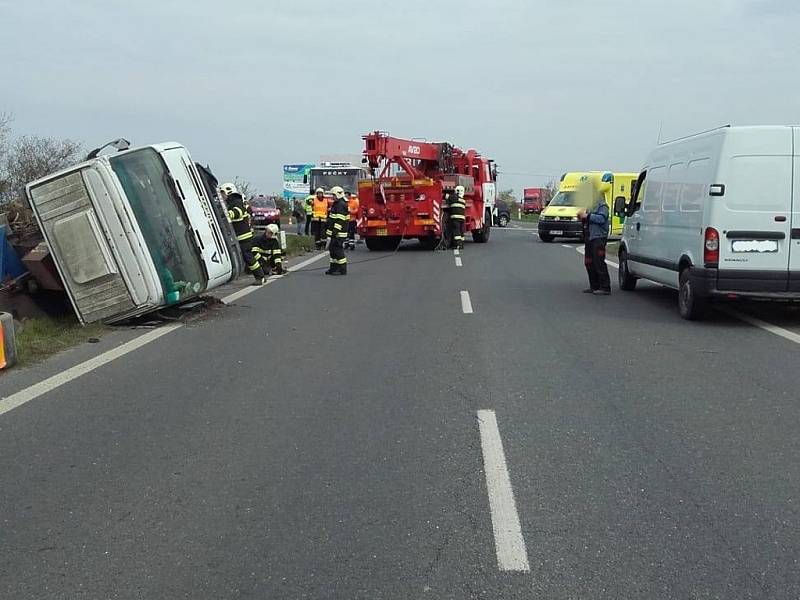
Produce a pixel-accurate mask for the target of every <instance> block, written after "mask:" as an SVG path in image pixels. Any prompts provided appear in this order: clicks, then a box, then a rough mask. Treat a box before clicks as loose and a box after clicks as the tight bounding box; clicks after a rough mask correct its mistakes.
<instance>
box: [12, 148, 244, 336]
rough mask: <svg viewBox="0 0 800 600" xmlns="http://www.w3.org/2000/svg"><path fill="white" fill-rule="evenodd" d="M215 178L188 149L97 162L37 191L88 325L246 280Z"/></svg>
mask: <svg viewBox="0 0 800 600" xmlns="http://www.w3.org/2000/svg"><path fill="white" fill-rule="evenodd" d="M208 177H209V174H208V173H207V171H204V170H199V169H198V168H197V166H196V165H195V163H194V162H192V159H191V156H189V152H188V151H187V150H186V148H184V147H183V146H181V145H180V144H175V143H168V144H156V145H152V146H144V147H141V148H135V149H131V150H126V151H124V152H119V153H117V154H114V155H112V156H100V157H97V158H92V159H90V160H87V161H86V162H83V163H81V164H78V165H76V166H74V167H71V168H69V169H65V170H63V171H60V172H58V173H54V174H52V175H49V176H47V177H44V178H42V179H39V180H37V181H33V182H31V183H29V184H28V186H27V188H26V191H27V195H28V200H29V202H30V205H31V208H32V210H33V212H34V214H35V215H36V219H37V221H38V223H39V227H40V229H41V231H42V235H43V236H44V238H45V240H46V242H47V245H48V247H49V249H50V252H51V254H52V255H53V259H54V262H55V265H56V267H57V268H58V272H59V274H60V275H61V279H62V281H63V283H64V288H65V289H66V291H67V294H68V295H69V298H70V300H71V302H72V305H73V307H74V309H75V313H76V314H77V316H78V318H79V319H80V321H81V322H82V323H91V322H94V321H106V322H111V321H116V320H120V319H123V318H127V317H132V316H136V315H140V314H144V313H146V312H149V311H151V310H154V309H157V308H160V307H162V306H166V305H169V304H174V303H176V302H180V301H183V300H185V299H187V298H189V297H192V296H196V295H198V294H200V293H202V292H203V291H205V290H208V289H212V288H215V287H218V286H220V285H222V284H224V283H226V282H228V281H230V280H231V279H232V278H234V277H236V276H238V274H239V272H240V270H241V256H240V255H238V254H237V253H238V252H239V249H238V244H236V242H235V236H234V235H233V232H232V230H230V224H229V223H228V222H227V219H226V217H225V213H224V211H223V210H222V208H221V207H220V206H219V205H217V204H216V203H215V201H214V198H213V194H214V192H213V191H212V190H211V189H210V186H209V183H208V181H207V180H208Z"/></svg>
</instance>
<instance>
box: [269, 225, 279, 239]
mask: <svg viewBox="0 0 800 600" xmlns="http://www.w3.org/2000/svg"><path fill="white" fill-rule="evenodd" d="M267 233H269V234H270V235H273V236H274V235H278V226H277V225H276V224H275V223H270V224H269V225H267Z"/></svg>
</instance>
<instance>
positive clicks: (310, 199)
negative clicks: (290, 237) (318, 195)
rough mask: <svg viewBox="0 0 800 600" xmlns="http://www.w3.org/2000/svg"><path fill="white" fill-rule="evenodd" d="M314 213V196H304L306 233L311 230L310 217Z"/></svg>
mask: <svg viewBox="0 0 800 600" xmlns="http://www.w3.org/2000/svg"><path fill="white" fill-rule="evenodd" d="M313 213H314V196H313V195H312V194H309V195H308V196H306V229H305V231H306V235H308V234H309V232H310V231H311V218H312V216H313Z"/></svg>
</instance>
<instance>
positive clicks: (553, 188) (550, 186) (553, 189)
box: [543, 179, 559, 204]
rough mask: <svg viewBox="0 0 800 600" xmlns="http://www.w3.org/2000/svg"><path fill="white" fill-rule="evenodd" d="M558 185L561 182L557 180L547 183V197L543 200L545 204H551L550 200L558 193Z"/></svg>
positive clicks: (545, 187)
mask: <svg viewBox="0 0 800 600" xmlns="http://www.w3.org/2000/svg"><path fill="white" fill-rule="evenodd" d="M558 185H559V182H558V181H556V180H555V179H551V180H550V181H548V182H547V185H546V186H544V189H545V190H546V191H545V194H546V197H545V198H543V201H544V204H550V200H552V199H553V197H554V196H555V195H556V194H557V193H558Z"/></svg>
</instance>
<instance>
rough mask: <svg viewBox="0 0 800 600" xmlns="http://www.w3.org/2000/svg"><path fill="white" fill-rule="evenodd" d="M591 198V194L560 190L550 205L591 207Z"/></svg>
mask: <svg viewBox="0 0 800 600" xmlns="http://www.w3.org/2000/svg"><path fill="white" fill-rule="evenodd" d="M591 200H592V196H591V194H576V193H575V192H558V193H557V194H556V195H555V197H554V198H553V200H552V201H551V202H550V204H548V206H577V207H579V208H591Z"/></svg>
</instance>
